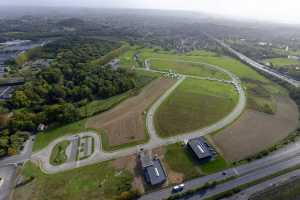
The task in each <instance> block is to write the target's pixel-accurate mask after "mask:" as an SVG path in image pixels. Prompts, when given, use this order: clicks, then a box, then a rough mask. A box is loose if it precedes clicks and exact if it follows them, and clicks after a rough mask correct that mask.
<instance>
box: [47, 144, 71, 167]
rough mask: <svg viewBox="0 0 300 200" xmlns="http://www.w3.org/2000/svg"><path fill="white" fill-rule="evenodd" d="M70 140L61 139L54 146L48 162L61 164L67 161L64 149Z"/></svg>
mask: <svg viewBox="0 0 300 200" xmlns="http://www.w3.org/2000/svg"><path fill="white" fill-rule="evenodd" d="M69 145H70V141H62V142H60V143H58V144H56V145H55V146H54V148H53V149H52V152H51V156H50V164H52V165H61V164H63V163H65V162H66V161H67V158H68V157H67V155H66V149H67V147H68V146H69Z"/></svg>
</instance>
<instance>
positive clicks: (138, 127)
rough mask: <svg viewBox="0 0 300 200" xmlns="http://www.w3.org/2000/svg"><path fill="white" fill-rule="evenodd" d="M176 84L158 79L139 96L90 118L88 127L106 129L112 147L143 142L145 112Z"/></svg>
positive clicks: (172, 81) (168, 80)
mask: <svg viewBox="0 0 300 200" xmlns="http://www.w3.org/2000/svg"><path fill="white" fill-rule="evenodd" d="M174 83H175V81H174V80H170V79H164V78H159V79H156V80H155V81H153V82H152V83H150V84H149V85H148V86H146V87H145V88H144V89H143V91H142V92H140V93H139V94H138V95H137V96H135V97H132V98H129V99H127V100H126V101H124V102H122V103H121V104H120V105H118V106H116V107H115V108H113V109H111V110H109V111H107V112H105V113H102V114H100V115H97V116H95V117H92V118H90V119H89V120H88V121H87V123H86V127H87V128H96V129H104V130H105V131H106V134H107V136H108V142H109V145H110V146H117V145H120V144H125V143H129V142H134V141H139V140H143V139H145V126H144V111H145V110H146V109H148V108H149V106H150V105H151V104H152V103H153V102H154V101H155V100H156V99H157V98H158V97H160V96H161V95H162V94H163V93H164V92H165V91H166V90H167V89H168V88H169V87H171V86H172V85H173V84H174Z"/></svg>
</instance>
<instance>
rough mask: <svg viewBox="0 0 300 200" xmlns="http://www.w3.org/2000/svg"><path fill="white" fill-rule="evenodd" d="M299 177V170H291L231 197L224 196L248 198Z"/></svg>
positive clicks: (234, 199)
mask: <svg viewBox="0 0 300 200" xmlns="http://www.w3.org/2000/svg"><path fill="white" fill-rule="evenodd" d="M299 178H300V170H296V171H292V172H289V173H287V174H284V175H281V176H278V177H275V178H273V179H270V180H267V181H265V182H262V183H260V184H257V185H254V186H252V187H249V188H247V189H245V190H243V191H242V192H240V193H238V194H236V195H234V196H232V197H229V198H226V200H249V198H250V197H251V196H252V195H253V194H257V193H260V192H263V191H265V190H268V189H269V188H274V187H275V188H276V186H279V185H282V184H285V183H287V182H289V181H291V180H294V179H299Z"/></svg>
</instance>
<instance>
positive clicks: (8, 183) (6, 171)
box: [0, 136, 34, 200]
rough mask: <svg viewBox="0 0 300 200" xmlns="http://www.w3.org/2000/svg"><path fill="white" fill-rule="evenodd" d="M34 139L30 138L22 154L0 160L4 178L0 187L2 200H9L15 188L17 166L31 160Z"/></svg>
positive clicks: (1, 173)
mask: <svg viewBox="0 0 300 200" xmlns="http://www.w3.org/2000/svg"><path fill="white" fill-rule="evenodd" d="M33 139H34V136H31V137H29V139H28V140H27V141H26V142H25V144H24V148H23V150H22V151H21V152H20V154H18V155H16V156H11V157H6V158H2V159H0V177H2V178H4V182H3V185H2V186H1V187H0V200H7V199H8V197H9V195H10V193H11V191H12V189H13V188H14V184H15V179H16V171H17V165H18V164H21V163H24V162H25V161H27V160H29V159H30V156H31V153H32V144H33V141H32V140H33Z"/></svg>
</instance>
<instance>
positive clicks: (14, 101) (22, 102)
mask: <svg viewBox="0 0 300 200" xmlns="http://www.w3.org/2000/svg"><path fill="white" fill-rule="evenodd" d="M9 104H10V105H11V106H12V107H13V108H23V107H28V106H29V105H30V104H31V101H30V99H29V98H28V97H27V96H26V94H25V93H24V92H23V91H20V90H18V91H16V92H15V93H14V94H13V96H12V98H11V100H10V102H9Z"/></svg>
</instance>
